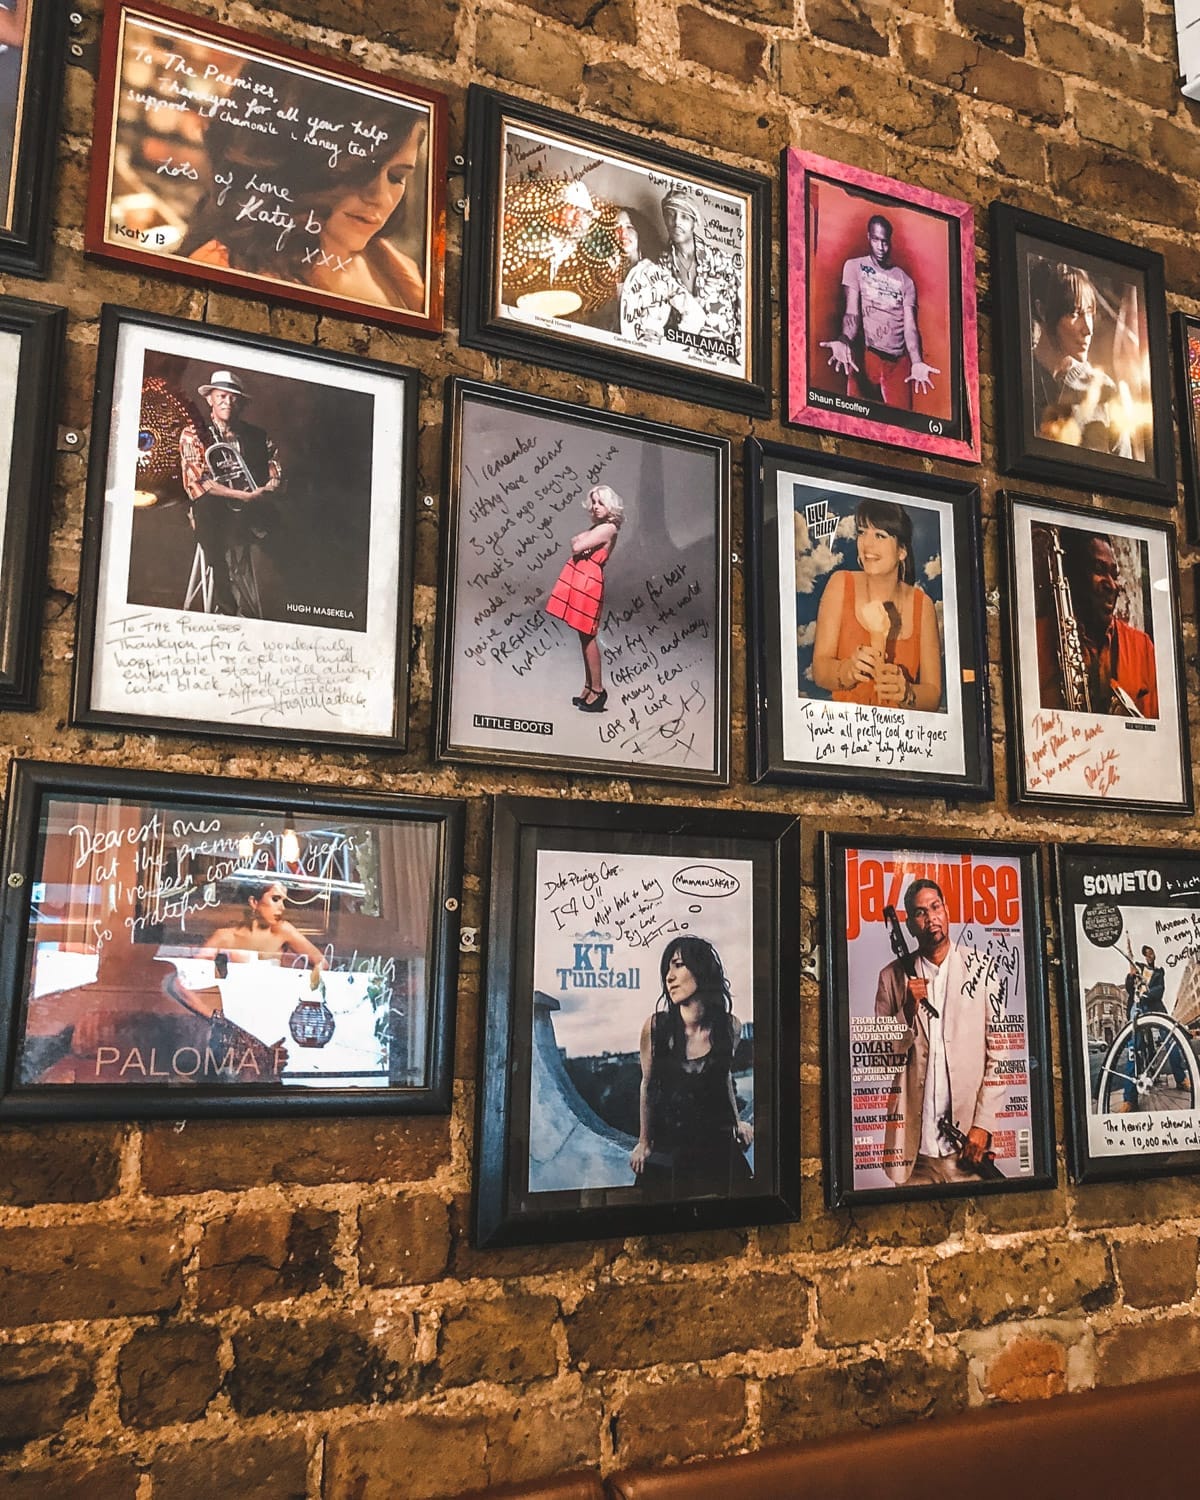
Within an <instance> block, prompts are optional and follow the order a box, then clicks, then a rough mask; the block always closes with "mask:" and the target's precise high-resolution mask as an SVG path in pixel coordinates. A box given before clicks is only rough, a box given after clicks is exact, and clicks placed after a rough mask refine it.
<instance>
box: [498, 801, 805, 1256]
mask: <svg viewBox="0 0 1200 1500" xmlns="http://www.w3.org/2000/svg"><path fill="white" fill-rule="evenodd" d="M494 834H495V842H494V846H493V870H492V913H493V917H492V921H491V925H490V927H489V932H490V938H489V942H490V944H491V949H490V954H489V995H488V1001H487V1006H488V1016H487V1031H488V1042H487V1049H488V1054H489V1057H490V1058H491V1059H492V1060H493V1062H496V1061H498V1060H499V1055H500V1051H501V1050H504V1051H505V1052H506V1053H507V1056H506V1059H505V1065H504V1066H503V1067H496V1068H494V1069H493V1067H491V1066H489V1068H488V1079H489V1080H500V1079H503V1080H504V1083H503V1085H501V1084H500V1083H499V1082H495V1083H494V1082H492V1081H488V1082H485V1084H484V1089H485V1094H487V1095H488V1097H486V1098H485V1099H484V1100H483V1101H482V1102H481V1108H482V1109H483V1110H484V1111H485V1114H484V1119H485V1125H484V1129H485V1131H486V1133H487V1140H486V1141H485V1142H484V1143H483V1145H482V1150H483V1153H484V1156H485V1157H486V1156H487V1155H488V1154H489V1153H496V1154H498V1155H500V1156H502V1157H503V1158H504V1159H505V1160H506V1162H507V1178H508V1184H509V1189H508V1195H507V1199H506V1201H502V1199H503V1196H504V1195H502V1194H499V1196H498V1193H499V1181H500V1178H499V1176H497V1177H496V1178H494V1179H493V1178H491V1177H490V1176H489V1177H487V1178H485V1179H483V1180H481V1179H480V1178H479V1177H478V1176H477V1192H478V1204H479V1208H478V1211H479V1213H480V1215H481V1224H482V1226H483V1228H482V1235H483V1237H484V1238H486V1237H487V1236H488V1235H489V1234H492V1233H500V1234H511V1235H512V1236H513V1237H514V1238H516V1237H528V1236H529V1235H530V1234H533V1236H534V1237H541V1235H540V1234H539V1233H538V1232H537V1231H538V1230H540V1229H547V1230H549V1229H551V1228H552V1227H557V1228H558V1229H560V1230H562V1231H563V1232H562V1233H548V1234H547V1235H546V1237H547V1238H563V1237H565V1238H575V1237H579V1235H580V1234H582V1233H583V1232H584V1225H585V1224H586V1223H587V1222H588V1221H589V1218H590V1219H591V1220H592V1221H595V1220H596V1219H597V1218H598V1212H599V1211H600V1210H601V1209H603V1211H604V1212H605V1213H606V1214H610V1215H614V1216H619V1217H614V1218H613V1220H612V1222H613V1225H614V1228H613V1229H610V1230H601V1231H600V1232H609V1233H611V1232H616V1225H617V1224H618V1223H620V1224H622V1225H625V1224H628V1225H630V1226H632V1225H635V1224H644V1225H645V1227H646V1228H650V1227H651V1226H652V1225H654V1224H657V1225H659V1226H660V1227H681V1226H682V1225H683V1224H685V1223H687V1224H690V1225H694V1226H697V1227H698V1226H699V1224H700V1223H702V1222H708V1223H731V1224H732V1223H751V1222H756V1221H757V1218H758V1217H759V1216H761V1215H763V1214H764V1213H765V1215H766V1217H771V1218H773V1217H779V1216H781V1214H782V1210H783V1207H784V1205H783V1204H782V1203H781V1202H779V1201H778V1200H779V1198H780V1196H781V1195H782V1196H783V1197H784V1198H786V1197H788V1196H789V1194H788V1193H787V1192H786V1191H785V1190H784V1188H783V1184H784V1183H785V1182H786V1181H788V1180H789V1179H790V1176H791V1174H792V1173H793V1169H794V1167H795V1165H796V1164H797V1162H798V1158H796V1157H795V1142H794V1139H793V1138H792V1137H790V1136H788V1135H786V1134H781V1133H780V1129H779V1120H780V1111H781V1110H783V1111H784V1112H785V1113H786V1112H787V1111H789V1110H791V1109H792V1108H793V1107H794V1105H795V1095H794V1091H795V1088H796V1080H795V1077H794V1076H790V1075H788V1074H787V1073H783V1074H781V1073H780V1071H779V1070H780V1066H781V1064H783V1065H784V1066H786V1062H787V1061H788V1060H790V1058H791V1052H790V1046H791V1042H790V1038H791V1037H792V1036H794V1029H793V1023H794V1020H795V1015H794V1007H795V1006H796V1003H797V1001H796V996H795V995H794V994H793V993H792V992H791V991H790V990H789V989H788V988H787V985H786V983H784V985H783V986H782V988H777V986H776V981H775V975H776V973H777V970H776V961H777V960H778V962H779V964H780V965H781V971H782V972H784V973H788V972H791V969H790V965H791V959H792V954H793V946H794V945H793V942H792V936H794V929H795V922H794V917H793V916H792V915H790V907H789V906H788V905H787V901H788V899H790V896H791V894H792V893H793V890H794V887H793V886H792V881H793V880H794V877H795V874H796V871H795V868H794V864H793V862H794V859H795V856H796V854H797V852H798V826H797V824H796V821H795V820H794V819H793V818H790V817H787V816H778V815H769V814H728V813H716V812H712V811H706V812H704V813H700V812H698V811H693V810H688V809H678V808H676V809H670V810H667V809H647V808H639V807H625V808H623V809H621V808H615V807H606V806H605V805H604V804H596V803H592V804H588V805H587V806H586V807H584V806H581V805H580V804H566V803H559V802H544V801H537V800H533V799H520V798H499V799H498V800H497V804H496V809H495V825H494ZM777 860H778V863H777V862H776V861H777ZM781 892H782V893H783V897H782V899H781ZM781 923H782V926H783V928H788V927H789V926H790V927H791V929H792V936H788V935H786V934H785V933H784V932H783V931H782V929H781V926H780V924H781ZM781 943H782V944H784V945H785V946H784V947H783V948H777V945H779V944H781ZM784 1009H786V1010H788V1011H789V1012H790V1013H791V1014H790V1019H789V1021H788V1022H786V1023H784V1022H783V1021H782V1020H781V1016H782V1011H783V1010H784ZM505 1017H510V1018H511V1026H509V1027H508V1028H507V1029H505V1034H504V1038H503V1040H502V1039H501V1030H502V1029H504V1028H505V1027H506V1022H505ZM781 1037H787V1038H789V1040H788V1041H781ZM501 1086H502V1087H503V1088H504V1090H505V1094H504V1098H503V1100H501V1099H499V1098H497V1097H495V1096H494V1095H493V1093H492V1091H493V1089H494V1088H499V1087H501ZM781 1092H782V1094H783V1095H786V1096H788V1097H787V1098H786V1101H785V1100H784V1099H783V1098H781ZM505 1119H507V1127H505V1126H504V1124H503V1121H504V1120H505ZM781 1151H782V1152H785V1153H787V1155H788V1161H787V1162H781V1158H780V1153H781ZM781 1174H782V1175H781ZM700 1215H704V1217H703V1218H701V1217H700ZM627 1232H636V1231H634V1230H632V1229H630V1230H628V1231H627Z"/></svg>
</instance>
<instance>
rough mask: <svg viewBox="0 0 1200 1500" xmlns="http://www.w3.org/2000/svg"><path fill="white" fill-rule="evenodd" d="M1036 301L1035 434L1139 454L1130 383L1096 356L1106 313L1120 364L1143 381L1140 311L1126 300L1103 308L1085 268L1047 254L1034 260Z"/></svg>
mask: <svg viewBox="0 0 1200 1500" xmlns="http://www.w3.org/2000/svg"><path fill="white" fill-rule="evenodd" d="M1029 300H1030V306H1031V309H1032V318H1033V328H1032V339H1033V360H1032V400H1033V430H1034V433H1035V434H1036V435H1037V436H1038V437H1042V438H1048V439H1050V440H1051V441H1052V442H1056V443H1067V444H1070V445H1071V446H1072V447H1075V448H1091V449H1092V450H1094V451H1095V452H1099V453H1115V454H1118V455H1119V456H1120V457H1122V458H1133V457H1135V454H1134V436H1135V428H1136V426H1137V422H1136V417H1135V414H1134V408H1133V396H1132V394H1131V390H1130V382H1129V381H1128V380H1127V381H1125V382H1124V384H1123V386H1122V385H1118V382H1117V380H1116V379H1114V377H1113V375H1111V374H1109V373H1108V371H1106V370H1104V369H1103V368H1101V366H1100V364H1099V363H1097V362H1095V361H1094V360H1093V358H1092V354H1093V342H1094V339H1095V334H1096V328H1097V323H1098V321H1099V319H1100V317H1101V314H1102V312H1103V313H1104V314H1105V315H1106V319H1107V320H1108V321H1111V323H1112V325H1113V326H1112V350H1111V359H1112V364H1113V369H1114V371H1117V370H1120V369H1125V370H1126V371H1127V373H1128V374H1129V375H1130V376H1131V378H1132V381H1133V382H1137V381H1138V380H1139V378H1140V376H1139V374H1138V367H1139V366H1140V359H1141V355H1140V337H1139V331H1138V323H1137V319H1136V317H1133V316H1130V315H1129V312H1130V310H1129V309H1126V308H1125V307H1124V306H1123V305H1122V306H1121V307H1120V308H1112V307H1107V308H1102V306H1101V297H1100V294H1099V291H1098V289H1097V287H1096V285H1095V283H1094V282H1093V281H1092V278H1091V277H1090V276H1089V275H1088V273H1087V271H1085V270H1084V269H1083V267H1082V266H1073V265H1067V264H1065V263H1064V262H1062V261H1052V260H1046V259H1043V258H1042V257H1040V256H1038V257H1036V258H1032V259H1031V261H1030V267H1029ZM1138 445H1139V448H1140V446H1141V440H1140V438H1139V439H1138ZM1136 456H1137V457H1141V456H1142V454H1141V453H1140V452H1139V453H1138V454H1137V455H1136Z"/></svg>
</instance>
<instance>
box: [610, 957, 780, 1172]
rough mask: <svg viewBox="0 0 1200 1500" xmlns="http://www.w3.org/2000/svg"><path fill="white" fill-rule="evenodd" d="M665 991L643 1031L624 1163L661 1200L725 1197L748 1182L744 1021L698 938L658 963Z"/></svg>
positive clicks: (717, 962)
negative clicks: (741, 1094) (633, 1141)
mask: <svg viewBox="0 0 1200 1500" xmlns="http://www.w3.org/2000/svg"><path fill="white" fill-rule="evenodd" d="M659 967H660V974H661V976H662V994H661V995H660V997H659V1001H658V1005H657V1007H656V1008H655V1011H654V1014H653V1015H651V1016H648V1017H647V1018H646V1024H645V1025H644V1026H643V1027H642V1040H641V1056H642V1086H641V1094H640V1111H639V1133H638V1143H637V1145H636V1146H635V1147H634V1148H633V1151H632V1152H631V1153H630V1156H629V1165H630V1166H631V1167H632V1168H633V1171H634V1175H635V1177H636V1178H637V1179H638V1181H639V1182H640V1184H641V1186H642V1188H643V1189H644V1190H645V1191H646V1192H647V1193H648V1194H649V1195H651V1196H654V1197H661V1198H696V1197H703V1196H706V1195H711V1194H721V1195H722V1196H728V1195H729V1194H731V1193H734V1192H736V1191H737V1190H738V1189H739V1187H741V1186H743V1185H744V1184H746V1183H749V1181H750V1179H751V1172H750V1168H749V1165H748V1164H747V1162H746V1158H745V1155H744V1154H743V1153H744V1152H745V1151H746V1150H747V1149H748V1147H749V1146H750V1143H751V1141H753V1139H754V1127H753V1126H752V1125H750V1124H748V1123H746V1122H745V1121H743V1120H739V1118H738V1113H737V1102H736V1098H735V1094H734V1088H733V1054H734V1052H735V1050H736V1048H737V1044H738V1040H739V1038H740V1037H741V1032H742V1028H741V1023H740V1022H739V1021H738V1019H737V1017H736V1016H735V1015H734V1014H733V1000H732V998H731V996H730V993H729V980H728V979H727V978H726V977H725V970H724V968H723V967H722V965H721V959H720V956H719V955H718V953H717V951H716V949H715V948H714V947H713V946H712V944H711V943H709V942H706V941H705V940H704V938H699V937H692V936H690V935H689V936H684V937H679V938H673V939H672V940H671V941H670V942H669V943H668V944H667V946H666V948H665V949H664V950H663V956H662V962H661V964H660V966H659Z"/></svg>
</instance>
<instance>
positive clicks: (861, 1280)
mask: <svg viewBox="0 0 1200 1500" xmlns="http://www.w3.org/2000/svg"><path fill="white" fill-rule="evenodd" d="M917 1300H918V1287H917V1273H916V1267H915V1266H913V1265H911V1264H908V1265H902V1266H852V1267H850V1269H849V1270H845V1271H834V1272H831V1273H830V1274H829V1275H827V1276H824V1277H820V1278H818V1281H817V1342H818V1343H820V1344H825V1345H826V1346H829V1347H835V1346H837V1345H839V1344H866V1343H871V1342H873V1341H874V1340H876V1339H893V1338H898V1337H899V1336H900V1335H901V1334H903V1333H904V1331H905V1330H906V1329H907V1328H908V1326H909V1324H910V1323H911V1322H912V1320H913V1318H914V1316H915V1315H916V1311H917Z"/></svg>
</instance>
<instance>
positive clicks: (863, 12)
mask: <svg viewBox="0 0 1200 1500" xmlns="http://www.w3.org/2000/svg"><path fill="white" fill-rule="evenodd" d="M804 18H805V20H806V21H807V22H808V24H809V27H810V29H811V31H812V34H813V36H819V37H820V38H821V40H822V41H825V42H836V43H837V45H838V46H839V47H852V48H853V49H854V51H855V52H870V53H873V54H874V55H875V56H876V57H886V56H887V52H888V37H887V18H888V7H887V6H886V5H882V4H874V3H872V0H807V4H806V5H805V7H804Z"/></svg>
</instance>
